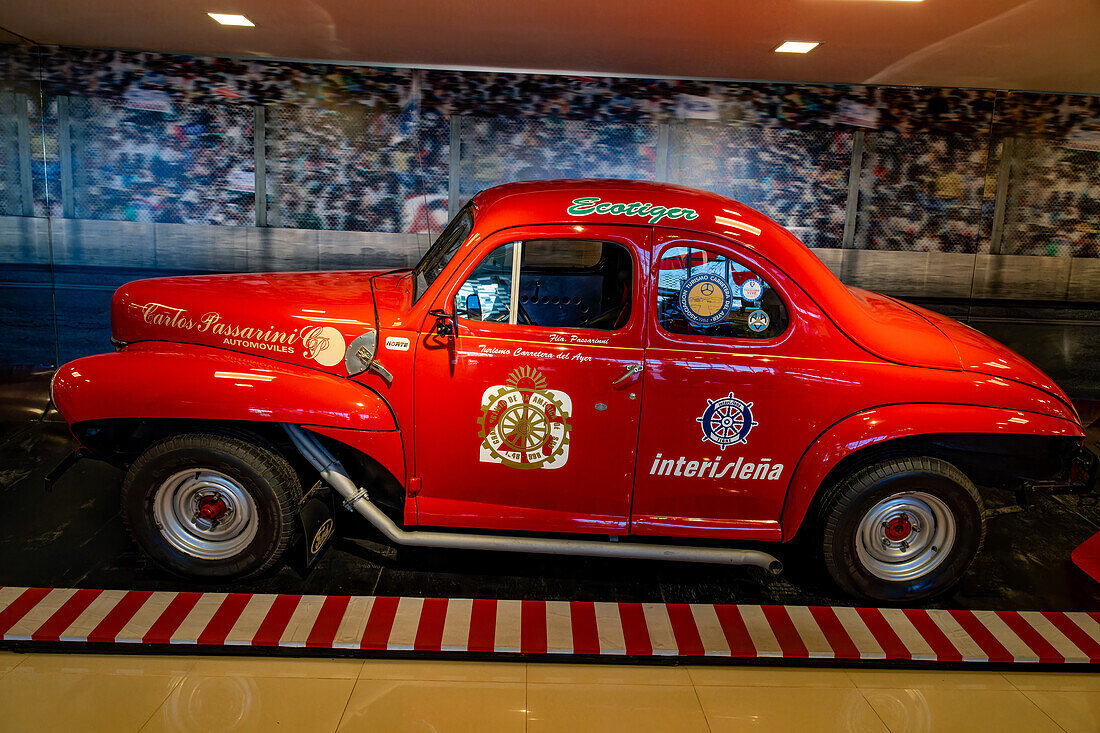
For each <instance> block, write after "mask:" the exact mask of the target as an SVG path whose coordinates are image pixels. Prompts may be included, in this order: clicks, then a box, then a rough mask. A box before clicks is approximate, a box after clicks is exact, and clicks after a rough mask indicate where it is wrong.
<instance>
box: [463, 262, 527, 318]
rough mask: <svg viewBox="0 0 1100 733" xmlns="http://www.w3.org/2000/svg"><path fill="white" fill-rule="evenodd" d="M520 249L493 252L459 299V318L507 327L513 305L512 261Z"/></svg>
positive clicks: (465, 287)
mask: <svg viewBox="0 0 1100 733" xmlns="http://www.w3.org/2000/svg"><path fill="white" fill-rule="evenodd" d="M516 246H517V245H515V244H506V245H504V246H503V247H497V248H496V249H494V250H493V251H492V252H490V253H489V254H488V255H487V256H486V257H485V259H483V260H482V261H481V264H479V265H478V266H477V269H476V270H474V271H473V272H472V273H471V274H470V276H469V277H468V278H466V282H464V283H462V287H460V288H459V289H458V293H457V294H456V295H455V315H456V316H458V317H459V318H465V319H466V320H468V321H488V322H492V323H507V322H508V315H509V308H510V305H511V302H512V258H513V254H512V252H513V250H514V248H515V247H516Z"/></svg>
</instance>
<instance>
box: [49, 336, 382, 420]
mask: <svg viewBox="0 0 1100 733" xmlns="http://www.w3.org/2000/svg"><path fill="white" fill-rule="evenodd" d="M51 391H52V397H53V401H54V405H55V406H56V407H57V410H58V412H60V413H61V416H62V417H63V418H65V421H66V422H67V423H69V425H70V426H73V425H76V424H78V423H82V422H87V421H90V420H96V421H101V420H115V419H171V420H227V421H248V422H270V423H284V422H289V423H296V424H299V425H318V426H324V427H331V428H344V429H349V430H367V431H393V430H396V429H397V423H396V420H395V418H394V415H393V412H392V411H391V409H390V407H389V405H388V404H387V403H386V401H385V400H384V399H383V398H382V397H381V396H380V395H379V394H378V393H377V392H375V391H373V390H371V389H369V388H367V387H364V386H363V385H361V384H359V383H357V382H355V381H352V380H350V379H345V378H343V377H337V376H334V375H332V374H328V373H325V372H321V371H317V370H315V369H308V368H305V367H300V366H295V365H292V364H286V363H284V362H279V361H274V360H269V359H264V358H262V357H254V356H248V355H245V354H240V353H237V352H232V351H226V350H223V349H217V348H211V347H206V346H195V345H190V344H174V343H161V342H146V343H142V344H136V345H133V346H130V347H127V348H126V349H124V350H122V351H119V352H116V353H113V354H100V355H97V356H89V357H85V358H83V359H77V360H76V361H72V362H69V363H68V364H66V365H64V366H63V367H61V368H60V369H58V370H57V373H56V374H55V375H54V379H53V385H52V390H51Z"/></svg>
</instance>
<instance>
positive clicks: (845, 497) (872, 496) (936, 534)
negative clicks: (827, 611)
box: [818, 457, 985, 603]
mask: <svg viewBox="0 0 1100 733" xmlns="http://www.w3.org/2000/svg"><path fill="white" fill-rule="evenodd" d="M818 526H819V528H820V536H819V540H820V543H821V545H820V546H821V550H822V554H823V556H824V560H825V567H826V569H827V570H828V572H829V575H830V576H832V578H833V580H834V581H836V583H837V585H839V586H840V587H841V588H842V589H843V590H844V591H846V592H847V593H848V594H850V595H853V596H856V597H859V598H862V599H866V600H871V601H876V602H883V601H885V602H889V603H903V602H912V601H919V600H923V599H927V598H931V597H933V596H937V595H940V594H942V593H945V592H946V591H948V590H950V589H951V587H952V586H954V585H955V584H956V583H957V582H958V581H959V580H960V579H961V578H962V576H963V574H964V573H965V572H966V570H967V568H969V567H970V564H971V563H972V562H973V560H974V558H975V557H976V556H977V554H978V551H979V550H980V549H981V546H982V542H983V540H984V537H985V519H984V515H983V510H982V501H981V497H980V496H979V495H978V492H977V489H976V488H975V487H974V484H973V483H972V482H971V481H970V480H969V479H968V478H967V477H966V476H965V475H963V473H962V472H961V471H959V470H958V469H957V468H955V467H954V466H952V465H951V464H950V463H947V462H946V461H943V460H940V459H938V458H930V457H921V458H896V459H891V460H886V461H882V462H880V463H876V464H874V465H872V466H868V467H866V468H863V469H861V470H859V471H857V472H856V473H855V474H853V475H852V476H850V477H848V478H847V479H844V480H842V481H840V482H839V483H838V484H836V485H834V486H833V487H832V489H831V490H830V491H829V493H828V494H827V495H826V496H825V497H824V499H823V501H822V504H821V513H820V517H819V523H818Z"/></svg>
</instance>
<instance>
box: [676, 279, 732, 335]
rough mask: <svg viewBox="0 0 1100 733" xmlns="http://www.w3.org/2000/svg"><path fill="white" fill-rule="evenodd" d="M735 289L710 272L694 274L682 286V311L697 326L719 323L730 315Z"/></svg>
mask: <svg viewBox="0 0 1100 733" xmlns="http://www.w3.org/2000/svg"><path fill="white" fill-rule="evenodd" d="M732 305H733V289H732V288H730V286H729V283H727V282H726V281H725V280H724V279H723V278H721V277H719V276H718V275H715V274H713V273H710V272H701V273H699V274H698V275H692V276H691V277H689V278H688V279H687V280H685V281H684V284H683V286H682V287H681V288H680V311H681V312H682V313H683V314H684V317H685V318H687V319H688V320H689V321H691V322H692V323H694V324H695V325H697V326H709V325H711V324H712V323H718V322H720V321H722V320H723V319H725V317H726V316H727V315H729V312H730V307H731V306H732Z"/></svg>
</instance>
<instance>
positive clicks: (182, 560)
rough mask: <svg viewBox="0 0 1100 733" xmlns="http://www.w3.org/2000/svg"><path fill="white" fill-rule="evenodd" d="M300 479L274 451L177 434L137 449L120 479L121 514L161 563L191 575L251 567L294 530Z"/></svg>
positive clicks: (273, 555) (273, 556)
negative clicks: (143, 449)
mask: <svg viewBox="0 0 1100 733" xmlns="http://www.w3.org/2000/svg"><path fill="white" fill-rule="evenodd" d="M301 493H302V490H301V485H300V482H299V481H298V477H297V475H296V474H295V473H294V471H293V469H292V468H291V467H290V465H289V464H288V463H287V462H286V460H285V459H283V458H282V457H281V456H279V455H278V454H276V453H274V452H272V451H270V450H267V449H266V448H262V447H260V446H258V445H255V444H253V443H250V442H246V441H243V440H239V439H237V438H230V437H224V436H220V435H208V434H190V435H180V436H176V437H173V438H169V439H167V440H163V441H161V442H159V443H156V444H154V445H153V446H151V447H150V448H149V449H148V450H146V451H145V452H144V453H142V454H141V455H140V456H139V457H138V459H137V460H136V461H134V463H133V465H132V466H131V467H130V470H129V472H128V473H127V474H126V479H125V480H124V481H123V485H122V510H123V519H124V521H125V524H126V526H127V528H128V529H129V531H130V534H131V536H132V537H133V538H134V540H135V541H136V542H137V544H138V545H139V546H140V547H141V549H142V550H143V551H144V552H145V554H146V555H148V556H149V557H150V558H152V559H153V560H154V561H156V562H157V563H158V564H159V565H161V566H162V567H164V568H166V569H168V570H170V571H172V572H175V573H178V574H180V575H186V576H191V577H197V578H241V577H247V576H252V575H258V574H259V573H262V572H263V571H265V570H267V569H268V568H270V567H272V566H273V565H274V564H275V563H276V562H278V560H279V559H280V558H281V557H282V555H283V553H284V552H285V551H286V548H287V547H288V546H289V544H290V543H291V541H292V540H293V538H294V535H295V524H294V511H295V508H296V506H297V502H298V499H299V498H300V497H301Z"/></svg>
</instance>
